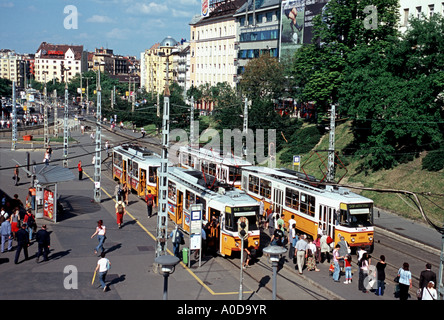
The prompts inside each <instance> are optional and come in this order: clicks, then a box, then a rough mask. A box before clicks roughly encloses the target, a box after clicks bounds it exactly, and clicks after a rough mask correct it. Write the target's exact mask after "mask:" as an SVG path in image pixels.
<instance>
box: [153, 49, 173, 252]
mask: <svg viewBox="0 0 444 320" xmlns="http://www.w3.org/2000/svg"><path fill="white" fill-rule="evenodd" d="M168 67H169V66H168V57H167V62H166V83H165V91H164V105H163V119H162V158H161V160H160V168H159V169H160V170H159V171H158V175H159V195H158V201H159V206H158V208H159V211H158V213H157V248H156V257H159V256H162V255H165V254H166V239H167V230H168V211H167V210H168V199H167V195H168V146H169V143H168V141H169V134H170V132H169V131H170V88H169V84H168Z"/></svg>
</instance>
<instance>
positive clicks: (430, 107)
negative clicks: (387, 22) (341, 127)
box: [340, 17, 444, 169]
mask: <svg viewBox="0 0 444 320" xmlns="http://www.w3.org/2000/svg"><path fill="white" fill-rule="evenodd" d="M443 32H444V20H443V18H441V17H433V18H432V19H430V20H428V19H414V20H412V21H411V28H410V29H409V30H408V31H407V32H406V33H405V34H404V35H403V36H402V37H401V38H399V37H393V39H392V41H391V42H387V43H385V44H383V45H380V46H377V45H373V46H369V45H366V44H361V45H358V46H356V48H355V49H354V50H353V52H352V53H351V54H350V55H349V59H348V60H349V64H348V66H347V68H346V76H345V80H344V84H343V85H342V87H341V89H340V91H341V92H340V96H341V98H340V106H341V108H342V110H343V111H344V112H347V113H348V115H350V116H351V117H353V118H354V119H355V120H354V124H353V129H354V134H355V144H356V145H357V147H358V150H357V152H356V153H357V154H359V155H361V156H365V163H364V165H365V166H366V167H369V168H372V169H380V168H391V167H393V166H394V165H396V164H397V163H398V162H402V161H405V160H406V159H407V160H408V159H411V157H412V156H414V155H416V154H417V153H418V152H419V151H421V150H425V149H429V148H434V147H436V146H438V145H439V143H440V141H442V139H443V134H442V133H443V130H442V129H443V126H442V120H443V115H444V114H443V105H444V104H443V87H444V86H443V84H444V81H443V80H444V73H443V70H444V68H443V67H444V59H443V57H442V55H440V54H439V52H443V50H444V41H443V40H442V34H443Z"/></svg>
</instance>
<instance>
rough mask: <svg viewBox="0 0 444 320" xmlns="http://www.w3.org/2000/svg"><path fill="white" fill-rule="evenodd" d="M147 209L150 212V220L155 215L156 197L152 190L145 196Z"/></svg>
mask: <svg viewBox="0 0 444 320" xmlns="http://www.w3.org/2000/svg"><path fill="white" fill-rule="evenodd" d="M145 202H146V208H147V210H148V218H151V216H152V215H153V206H154V196H153V195H152V194H151V190H148V194H147V195H146V196H145Z"/></svg>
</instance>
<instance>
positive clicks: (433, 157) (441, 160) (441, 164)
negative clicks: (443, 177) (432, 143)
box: [422, 148, 444, 171]
mask: <svg viewBox="0 0 444 320" xmlns="http://www.w3.org/2000/svg"><path fill="white" fill-rule="evenodd" d="M422 169H423V170H428V171H439V170H441V169H444V148H441V149H438V150H433V151H429V153H428V154H427V155H426V156H425V157H424V159H422Z"/></svg>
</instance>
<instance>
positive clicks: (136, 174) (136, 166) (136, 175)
mask: <svg viewBox="0 0 444 320" xmlns="http://www.w3.org/2000/svg"><path fill="white" fill-rule="evenodd" d="M133 177H134V178H136V179H138V178H139V164H138V163H137V162H133Z"/></svg>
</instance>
